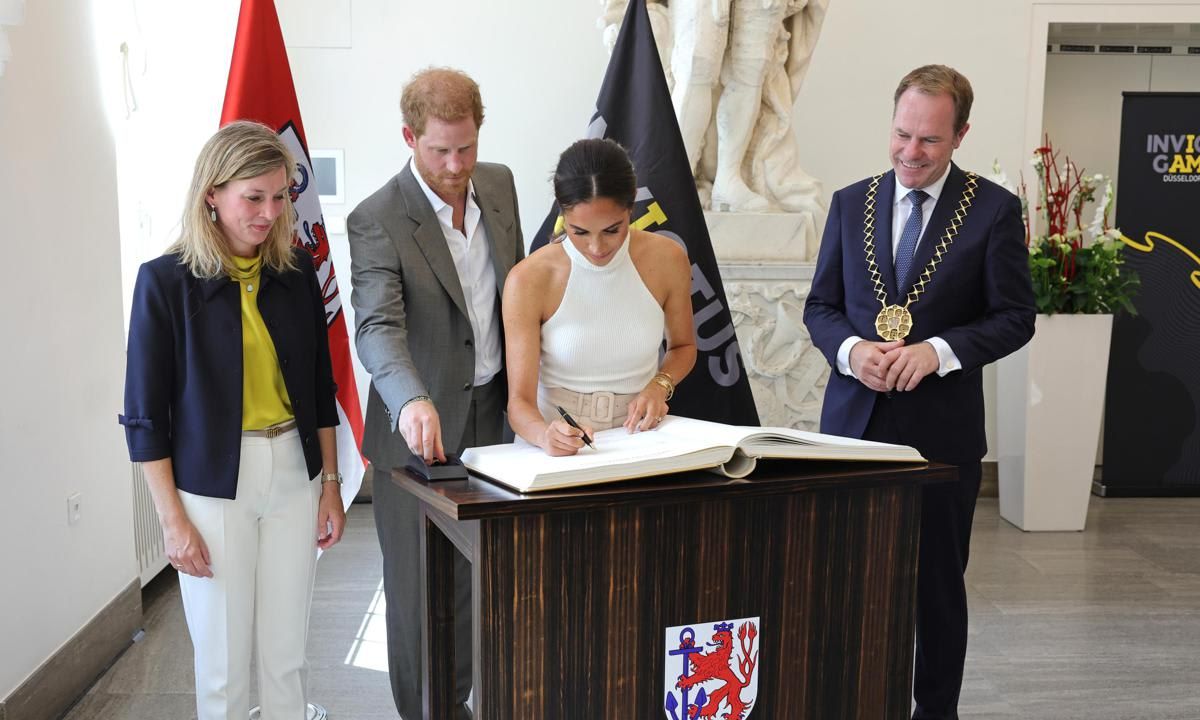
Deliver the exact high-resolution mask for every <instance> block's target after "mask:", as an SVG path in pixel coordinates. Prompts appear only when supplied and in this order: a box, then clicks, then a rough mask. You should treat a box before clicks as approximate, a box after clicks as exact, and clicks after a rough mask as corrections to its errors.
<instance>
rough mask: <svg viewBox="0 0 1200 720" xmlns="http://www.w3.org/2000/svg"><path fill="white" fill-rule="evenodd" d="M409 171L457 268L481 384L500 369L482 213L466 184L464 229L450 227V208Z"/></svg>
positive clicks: (491, 271) (477, 381)
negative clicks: (440, 230)
mask: <svg viewBox="0 0 1200 720" xmlns="http://www.w3.org/2000/svg"><path fill="white" fill-rule="evenodd" d="M412 170H413V175H414V176H416V178H417V184H418V185H420V186H421V190H422V191H423V192H424V193H425V197H426V198H428V200H429V204H430V205H431V206H432V207H433V212H434V214H435V215H437V219H438V224H439V225H441V226H442V235H444V236H445V237H446V246H447V247H448V248H449V249H450V257H451V258H453V260H454V269H455V270H457V271H458V283H459V285H461V286H462V291H463V299H464V300H466V303H467V316H468V318H469V319H470V320H471V331H472V332H473V333H474V335H475V338H474V343H475V378H474V384H475V385H476V386H479V385H483V384H485V383H487V382H488V381H490V380H491V379H492V378H493V377H495V376H496V373H498V372H500V366H501V352H502V350H501V348H500V318H499V313H497V312H496V297H497V290H496V273H495V270H494V269H493V267H492V254H491V249H490V246H489V244H488V237H487V230H486V229H485V228H484V225H483V222H482V217H483V213H482V211H481V210H480V209H479V204H478V203H477V202H476V201H475V183H474V182H468V183H467V206H466V212H465V214H464V215H463V230H465V232H460V231H459V230H458V229H457V228H455V227H454V208H453V207H451V206H450V204H449V203H447V202H446V201H445V200H442V198H440V197H439V196H438V194H437V193H435V192H434V191H433V189H432V188H430V187H429V185H428V184H427V183H426V182H425V178H423V177H421V173H420V172H419V171H418V170H417V168H416V166H415V165H414V166H413V168H412Z"/></svg>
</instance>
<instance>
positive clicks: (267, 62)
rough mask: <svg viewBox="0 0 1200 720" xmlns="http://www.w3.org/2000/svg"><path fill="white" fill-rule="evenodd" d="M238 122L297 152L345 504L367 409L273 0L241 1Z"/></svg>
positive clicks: (234, 90) (236, 52) (295, 199)
mask: <svg viewBox="0 0 1200 720" xmlns="http://www.w3.org/2000/svg"><path fill="white" fill-rule="evenodd" d="M234 120H257V121H258V122H260V123H263V124H264V125H266V126H268V127H272V128H275V130H276V131H277V132H278V133H279V137H280V138H281V139H282V140H283V142H284V144H285V145H287V147H288V149H289V150H291V151H292V155H293V156H295V158H296V163H297V166H298V167H297V168H296V173H295V175H294V176H293V178H292V193H291V194H292V206H293V207H294V208H295V210H296V236H295V238H294V242H295V243H296V244H297V245H299V246H301V247H303V248H304V249H306V250H308V251H309V253H311V254H312V257H313V266H314V267H315V268H316V270H317V281H318V282H319V283H320V284H321V291H322V292H323V293H324V295H325V322H326V324H327V325H328V327H329V354H330V355H331V356H332V359H333V379H334V381H335V382H336V383H337V386H338V391H337V406H338V417H339V418H340V419H341V424H340V425H338V428H337V439H338V470H340V471H341V473H342V478H343V479H344V481H345V484H344V485H342V501H343V503H344V504H345V505H346V507H349V506H350V503H351V502H352V501H353V500H354V496H355V495H357V494H358V488H359V486H360V485H361V484H362V476H363V471H364V470H365V468H366V461H365V459H364V458H363V456H362V454H361V452H360V451H359V448H360V447H362V435H363V415H362V409H361V406H360V405H359V402H358V386H357V385H356V384H355V382H354V366H353V363H352V362H351V360H350V340H349V338H348V337H347V335H346V315H345V313H343V312H342V298H341V295H340V294H339V293H338V284H337V278H336V277H335V276H334V273H333V259H332V258H331V257H329V237H328V235H327V234H326V232H325V218H324V216H323V215H322V214H321V201H320V199H319V198H318V197H317V183H316V181H315V179H314V178H313V171H312V160H311V159H310V158H309V156H308V142H307V141H306V140H305V138H304V124H303V123H301V122H300V105H299V103H298V102H297V101H296V88H295V86H294V85H293V84H292V70H291V67H290V66H289V65H288V58H287V50H286V49H285V48H284V46H283V32H282V31H281V30H280V29H279V17H278V16H277V15H276V14H275V3H274V2H273V0H242V8H241V13H240V15H239V16H238V27H237V37H236V38H235V40H234V43H233V63H232V64H231V65H230V67H229V82H228V84H226V86H225V106H224V108H223V109H222V110H221V125H222V126H224V125H226V124H228V123H231V122H233V121H234Z"/></svg>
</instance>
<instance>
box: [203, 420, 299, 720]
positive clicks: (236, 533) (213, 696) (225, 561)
mask: <svg viewBox="0 0 1200 720" xmlns="http://www.w3.org/2000/svg"><path fill="white" fill-rule="evenodd" d="M320 494H321V483H319V482H314V481H312V480H311V479H310V478H309V476H308V468H307V466H306V465H305V462H304V452H303V450H302V448H301V445H300V438H299V435H298V433H297V431H296V430H294V429H293V430H290V431H288V432H285V433H283V434H282V435H279V436H278V437H274V438H265V437H247V436H242V451H241V463H240V465H239V467H238V485H237V498H236V499H234V500H227V499H222V498H210V497H203V496H200V495H192V494H190V493H186V492H183V491H180V492H179V496H180V498H181V499H182V501H183V507H184V509H185V510H186V511H187V514H188V518H189V519H190V520H191V521H192V523H193V524H194V525H195V526H196V529H197V531H199V533H200V536H201V537H202V538H204V542H205V544H207V545H208V552H209V557H210V559H211V561H212V565H211V567H212V573H213V576H212V577H211V578H197V577H192V576H190V575H182V574H181V575H180V576H179V587H180V590H181V591H182V594H183V612H184V615H185V616H186V617H187V624H188V631H189V632H190V634H191V636H192V644H193V646H194V647H195V661H196V714H197V717H198V720H245V718H246V717H247V715H248V714H249V712H250V642H251V637H252V636H253V638H254V640H255V642H256V643H257V648H258V690H259V696H260V701H261V705H262V720H304V718H305V716H306V709H305V706H306V700H305V688H304V684H305V675H306V673H307V663H306V661H305V658H304V647H305V643H306V641H307V638H308V611H309V605H310V604H311V601H312V587H313V577H314V575H315V572H316V560H317V504H318V501H319V499H320ZM252 633H253V635H252Z"/></svg>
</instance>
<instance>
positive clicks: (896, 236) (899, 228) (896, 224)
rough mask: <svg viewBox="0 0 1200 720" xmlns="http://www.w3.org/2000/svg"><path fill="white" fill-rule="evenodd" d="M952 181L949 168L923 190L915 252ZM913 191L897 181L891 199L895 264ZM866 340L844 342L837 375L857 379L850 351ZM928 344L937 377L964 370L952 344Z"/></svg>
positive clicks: (939, 341)
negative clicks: (923, 195) (931, 347)
mask: <svg viewBox="0 0 1200 720" xmlns="http://www.w3.org/2000/svg"><path fill="white" fill-rule="evenodd" d="M948 177H950V166H949V165H946V171H945V172H943V173H942V176H941V177H939V178H938V179H937V180H934V181H933V183H931V184H930V185H927V186H926V187H923V188H920V189H921V190H924V191H925V193H926V194H927V195H928V196H929V197H927V198H925V201H924V202H923V203H921V235H920V237H919V238H918V239H917V244H916V245H915V246H913V252H914V253H915V252H916V249H917V248H918V247H920V246H921V240H923V239H924V238H925V232H926V230H928V228H929V217H930V216H931V215H933V209H934V207H936V206H937V202H938V198H939V197H941V195H942V189H943V188H945V187H946V178H948ZM912 190H913V188H907V187H904V186H903V185H901V184H900V180H899V179H897V180H896V192H895V193H894V195H893V197H892V258H893V262H894V260H895V257H896V252H897V251H898V250H899V248H900V236H901V235H902V234H903V233H904V225H905V223H907V222H908V216H909V215H911V214H912V202H911V201H909V199H908V194H909V193H910V192H911V191H912ZM913 270H914V271H916V272H920V271H921V268H913ZM907 290H908V288H903V289H901V290H899V292H902V293H905V294H907ZM862 339H863V338H861V337H859V336H858V335H851V336H850V337H848V338H846V339H845V340H843V341H842V344H841V345H840V346H838V354H837V366H838V372H840V373H841V374H843V375H849V376H850V377H853V378H855V379H857V376H856V375H855V374H854V372H853V371H852V370H851V369H850V350H851V349H853V348H854V346H855V345H856V344H857V343H859V342H860V341H862ZM925 342H927V343H929V344H930V345H932V346H933V349H934V351H935V352H937V356H938V369H937V374H938V377H945V376H946V375H947V374H949V373H952V372H954V371H955V370H961V369H962V363H961V362H960V361H959V359H958V356H957V355H955V354H954V350H952V349H951V348H950V344H949V343H947V342H946V341H945V340H943V339H941V338H940V337H937V336H934V337H931V338H929V339H927V340H926V341H925Z"/></svg>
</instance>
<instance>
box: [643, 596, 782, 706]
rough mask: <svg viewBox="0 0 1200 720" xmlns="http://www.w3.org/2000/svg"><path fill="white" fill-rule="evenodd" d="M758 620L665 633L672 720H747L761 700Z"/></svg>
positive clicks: (665, 680) (665, 675)
mask: <svg viewBox="0 0 1200 720" xmlns="http://www.w3.org/2000/svg"><path fill="white" fill-rule="evenodd" d="M758 625H759V621H758V618H742V619H739V620H726V621H721V622H716V623H712V624H711V625H710V624H707V623H697V624H696V625H694V626H691V625H682V626H679V627H672V628H667V635H666V647H665V652H666V665H665V668H664V670H663V684H664V686H665V687H666V700H665V701H664V704H663V710H664V712H665V713H666V716H667V717H668V718H670V720H709V719H712V720H718V719H719V720H746V718H749V717H750V711H751V710H752V709H753V707H754V701H755V699H756V698H757V697H758V676H757V675H756V674H755V672H754V671H755V669H756V668H757V666H758V650H759V647H758V645H759V643H758Z"/></svg>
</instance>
